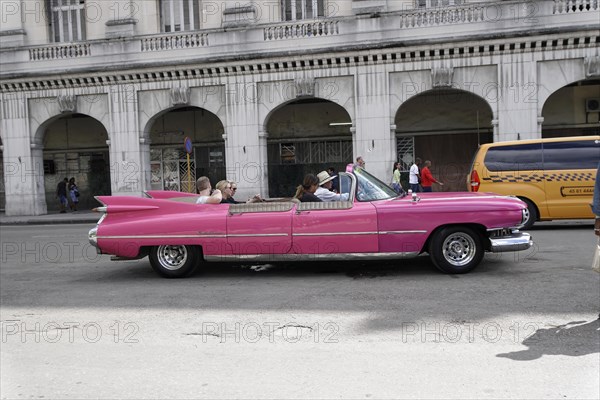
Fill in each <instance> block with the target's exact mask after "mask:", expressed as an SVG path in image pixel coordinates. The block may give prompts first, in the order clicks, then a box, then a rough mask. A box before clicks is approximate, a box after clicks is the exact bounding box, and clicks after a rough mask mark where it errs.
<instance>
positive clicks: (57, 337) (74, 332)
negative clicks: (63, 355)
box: [0, 320, 140, 344]
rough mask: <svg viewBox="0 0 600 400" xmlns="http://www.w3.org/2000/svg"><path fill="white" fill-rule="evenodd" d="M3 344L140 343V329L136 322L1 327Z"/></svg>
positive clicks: (9, 324) (10, 324) (11, 324)
mask: <svg viewBox="0 0 600 400" xmlns="http://www.w3.org/2000/svg"><path fill="white" fill-rule="evenodd" d="M0 327H1V331H2V343H10V342H20V343H75V342H81V343H98V342H99V341H100V340H102V339H103V338H104V339H105V340H107V341H109V342H113V343H127V344H132V343H139V339H138V338H137V334H138V333H139V331H140V327H139V326H138V325H137V324H136V323H134V322H121V321H115V322H112V323H111V324H110V325H108V326H104V327H102V325H101V324H100V323H98V322H93V321H90V322H55V321H50V322H46V323H42V322H25V321H18V320H14V321H11V320H7V321H2V322H1V323H0Z"/></svg>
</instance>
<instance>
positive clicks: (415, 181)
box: [408, 157, 421, 193]
mask: <svg viewBox="0 0 600 400" xmlns="http://www.w3.org/2000/svg"><path fill="white" fill-rule="evenodd" d="M419 165H421V159H420V158H419V157H417V159H416V160H415V162H414V163H413V165H411V166H410V172H409V174H408V184H409V185H410V190H412V191H413V193H416V192H420V190H419V180H420V179H421V173H420V172H419Z"/></svg>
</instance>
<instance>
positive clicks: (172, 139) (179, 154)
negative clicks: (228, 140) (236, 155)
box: [148, 107, 226, 192]
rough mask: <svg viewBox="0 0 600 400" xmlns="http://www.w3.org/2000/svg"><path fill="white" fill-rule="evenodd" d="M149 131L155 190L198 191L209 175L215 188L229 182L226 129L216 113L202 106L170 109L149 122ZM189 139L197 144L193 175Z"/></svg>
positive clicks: (192, 158)
mask: <svg viewBox="0 0 600 400" xmlns="http://www.w3.org/2000/svg"><path fill="white" fill-rule="evenodd" d="M148 132H149V136H150V169H151V188H152V189H154V190H177V191H184V192H195V191H196V189H195V188H196V186H195V184H194V182H195V180H196V178H197V177H200V176H202V175H206V176H208V177H209V178H210V181H211V182H212V184H213V186H214V185H215V184H216V183H217V182H218V181H220V180H222V179H226V167H225V162H226V160H225V141H224V140H223V133H224V127H223V123H222V122H221V120H220V119H219V117H217V116H216V115H215V114H213V113H212V112H210V111H207V110H205V109H203V108H199V107H179V108H174V109H170V110H166V111H164V112H162V113H160V114H158V115H156V116H155V117H154V118H152V119H151V120H150V121H149V123H148ZM186 137H189V138H190V139H191V140H192V144H193V148H192V153H191V154H190V170H189V174H188V162H187V153H186V150H185V148H184V140H185V138H186Z"/></svg>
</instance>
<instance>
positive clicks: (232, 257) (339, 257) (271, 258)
mask: <svg viewBox="0 0 600 400" xmlns="http://www.w3.org/2000/svg"><path fill="white" fill-rule="evenodd" d="M417 255H419V252H418V251H415V252H402V253H333V254H332V253H326V254H312V253H311V254H296V253H293V254H228V255H216V256H207V255H205V256H204V259H205V260H206V261H211V262H228V261H239V260H243V261H265V262H275V261H307V260H335V261H346V260H386V259H389V260H392V259H398V258H411V257H416V256H417Z"/></svg>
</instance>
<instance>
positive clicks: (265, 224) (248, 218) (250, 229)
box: [227, 202, 295, 261]
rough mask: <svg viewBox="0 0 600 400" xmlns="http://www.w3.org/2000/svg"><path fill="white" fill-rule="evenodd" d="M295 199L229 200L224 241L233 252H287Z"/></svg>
mask: <svg viewBox="0 0 600 400" xmlns="http://www.w3.org/2000/svg"><path fill="white" fill-rule="evenodd" d="M294 206H295V204H294V203H291V202H273V203H269V202H264V203H251V204H232V205H231V206H230V207H229V214H228V215H227V242H228V243H229V245H230V248H231V251H232V254H233V255H240V256H244V255H256V256H260V257H258V258H260V259H264V260H266V261H268V260H269V256H270V255H279V254H287V253H289V252H290V250H291V246H292V213H293V210H294Z"/></svg>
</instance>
